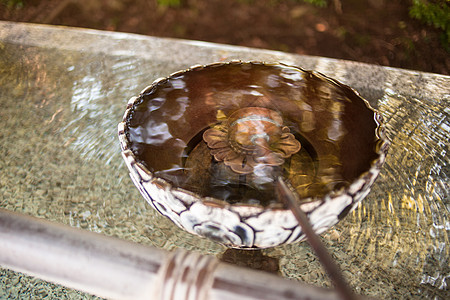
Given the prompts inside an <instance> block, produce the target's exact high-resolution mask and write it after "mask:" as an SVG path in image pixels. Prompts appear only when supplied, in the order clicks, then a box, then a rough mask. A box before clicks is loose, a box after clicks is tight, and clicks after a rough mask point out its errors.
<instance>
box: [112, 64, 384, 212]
mask: <svg viewBox="0 0 450 300" xmlns="http://www.w3.org/2000/svg"><path fill="white" fill-rule="evenodd" d="M243 64H251V65H264V66H268V67H275V66H282V67H285V68H291V69H295V70H297V71H300V72H302V73H304V74H312V75H314V76H316V77H318V78H319V79H321V80H325V81H327V82H329V83H331V84H333V85H335V86H337V87H339V88H344V89H348V90H349V91H350V92H352V93H354V94H355V96H356V97H357V98H358V99H359V100H361V101H363V103H364V104H365V106H366V108H367V109H369V110H370V111H372V112H373V118H374V121H375V123H376V128H375V133H374V136H375V137H376V140H375V141H374V143H375V145H376V151H375V152H376V154H377V157H376V158H375V159H374V160H372V162H371V163H370V168H369V169H368V170H367V171H365V172H363V173H361V174H360V175H359V176H358V177H357V178H355V179H354V180H353V181H352V182H351V183H350V184H349V185H346V186H343V187H340V188H339V189H336V190H331V191H329V192H328V193H326V194H325V195H322V196H320V197H319V196H318V197H309V198H302V200H301V202H300V203H299V204H300V207H301V208H302V209H303V210H304V211H305V212H306V213H308V212H310V211H312V210H314V209H315V208H317V207H318V206H320V204H321V203H323V202H325V201H329V200H332V199H333V198H336V197H340V196H342V195H345V194H347V195H350V196H351V197H352V198H353V195H354V194H356V192H357V191H359V190H361V189H362V187H363V186H366V185H368V188H369V189H370V186H371V185H372V184H373V181H374V180H375V179H376V177H377V176H378V174H379V172H380V170H381V167H382V165H383V164H384V162H385V159H386V155H387V152H388V149H389V146H390V142H389V140H388V138H387V136H386V134H385V127H384V123H383V117H382V115H381V114H380V113H379V112H378V110H376V109H375V108H373V107H372V106H371V105H370V103H369V102H368V101H367V100H366V99H364V98H363V97H361V96H360V94H359V93H358V92H357V91H356V90H355V89H353V88H351V87H350V86H348V85H345V84H343V83H341V82H339V81H338V80H336V79H333V78H331V77H328V76H326V75H324V74H322V73H320V72H317V71H314V70H305V69H303V68H301V67H298V66H293V65H289V64H285V63H282V62H264V61H242V60H230V61H225V62H213V63H210V64H204V65H199V64H197V65H193V66H191V67H189V68H187V69H183V70H179V71H176V72H174V73H171V74H170V75H168V76H167V77H160V78H157V79H156V80H154V81H153V82H152V83H151V84H150V85H149V86H147V87H145V88H144V89H143V90H142V91H141V92H140V93H139V95H138V96H133V97H131V98H130V100H129V101H128V103H127V105H126V110H125V113H124V115H123V118H122V121H121V122H120V123H119V124H118V137H119V141H120V147H121V153H122V156H123V158H124V160H125V161H126V162H127V163H128V165H129V166H134V167H135V171H136V172H137V174H138V176H140V177H141V178H143V179H144V180H145V181H146V182H150V183H154V184H157V185H158V186H162V187H164V189H165V190H166V191H167V190H169V191H171V192H175V193H183V194H184V195H185V196H186V197H184V198H185V200H187V199H189V200H187V201H188V202H191V204H193V203H194V202H201V203H202V204H204V205H206V206H211V207H220V208H223V209H229V210H231V211H233V212H237V213H239V214H240V215H241V216H245V215H247V214H252V215H253V214H255V213H258V212H264V211H266V210H275V211H289V212H290V210H289V209H287V208H286V207H284V205H283V204H281V203H275V204H271V205H268V206H263V205H260V204H246V203H236V204H230V203H228V202H226V201H225V200H221V199H217V198H213V197H204V196H201V195H200V194H197V193H194V192H191V191H189V190H186V189H183V188H181V187H177V186H174V185H173V184H172V183H170V182H168V181H167V180H164V179H162V178H160V177H157V176H155V175H154V174H153V173H152V172H151V171H150V170H148V168H147V167H145V166H144V165H143V164H142V163H140V161H139V159H138V158H137V157H136V155H135V154H134V153H133V151H132V150H131V146H130V145H131V143H130V140H129V137H128V134H127V128H128V122H129V120H130V119H131V118H132V113H133V111H134V109H135V107H136V106H138V105H139V104H141V103H142V101H143V100H142V97H143V96H144V95H148V94H151V93H153V92H154V91H155V90H156V88H157V87H158V86H159V85H160V84H162V83H165V82H167V81H168V80H170V79H172V78H174V77H177V76H180V75H184V74H186V73H188V72H196V71H201V70H203V69H205V68H212V67H221V66H227V65H243ZM290 188H291V189H292V190H293V191H294V193H296V192H295V190H294V189H293V188H292V187H290ZM353 191H356V192H353ZM362 198H364V197H362ZM362 198H361V199H362ZM361 199H360V200H361Z"/></svg>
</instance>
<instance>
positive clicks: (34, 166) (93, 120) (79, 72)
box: [0, 44, 450, 299]
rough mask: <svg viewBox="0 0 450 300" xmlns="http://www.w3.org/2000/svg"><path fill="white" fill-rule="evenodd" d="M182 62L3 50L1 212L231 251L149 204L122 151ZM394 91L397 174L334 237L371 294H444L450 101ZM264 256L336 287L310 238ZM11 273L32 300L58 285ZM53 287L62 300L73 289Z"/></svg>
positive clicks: (170, 244) (350, 273) (6, 289)
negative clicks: (151, 90)
mask: <svg viewBox="0 0 450 300" xmlns="http://www.w3.org/2000/svg"><path fill="white" fill-rule="evenodd" d="M142 66H145V67H142ZM180 67H181V66H180V65H177V64H176V63H173V65H164V66H160V65H157V64H156V63H152V62H149V61H143V60H139V59H137V58H132V57H122V58H119V57H105V56H92V55H87V54H83V55H80V54H77V53H71V52H63V51H57V50H51V49H36V48H21V47H18V46H12V45H8V44H6V45H2V47H0V122H1V125H2V130H1V131H0V156H1V157H2V159H0V169H1V172H0V205H1V206H2V207H4V208H7V209H10V210H13V211H17V212H23V213H27V214H30V215H35V216H39V217H45V218H47V219H49V220H53V221H58V222H62V223H66V224H70V225H72V226H76V227H80V228H84V229H88V230H92V231H97V232H101V233H104V234H107V235H111V236H117V237H120V238H124V239H128V240H132V241H135V242H139V243H143V244H148V245H153V246H156V247H159V248H163V249H168V250H172V249H175V248H177V247H182V248H185V249H188V250H195V251H199V252H201V253H209V254H212V255H216V256H219V257H220V256H222V253H223V252H225V250H226V249H225V248H224V247H222V246H220V245H218V244H215V243H213V242H210V241H208V240H206V239H201V238H198V237H196V236H192V235H189V234H187V233H185V232H184V231H182V230H181V229H178V227H176V226H175V225H173V224H172V223H171V222H170V221H169V220H168V219H166V218H164V217H162V216H159V215H158V214H157V213H156V212H154V211H153V209H151V208H148V206H147V204H146V202H145V201H144V200H143V199H142V198H141V196H140V195H139V192H138V191H137V189H136V188H135V187H134V186H133V184H132V182H131V180H130V179H129V178H128V174H127V171H126V167H125V166H124V165H122V159H121V157H120V153H119V149H118V142H117V140H116V124H117V123H118V122H119V121H120V119H121V117H122V114H123V110H124V108H125V103H126V100H127V99H128V98H129V97H130V96H131V95H136V94H138V93H139V90H140V88H141V87H143V86H146V85H148V84H149V82H150V81H152V80H153V79H154V78H157V77H160V76H165V75H167V74H169V73H170V72H172V71H175V70H177V69H179V68H180ZM383 93H384V97H383V98H382V99H380V100H379V101H378V102H377V103H375V101H373V103H372V104H376V105H377V106H378V108H379V110H380V111H381V113H382V114H383V116H384V117H385V120H386V123H387V126H386V129H387V134H388V136H389V138H390V139H391V141H392V145H391V148H390V151H389V155H388V156H387V161H386V164H385V167H384V169H383V170H382V172H381V175H380V177H379V178H378V179H377V181H376V183H375V185H374V187H373V189H372V192H371V193H370V194H369V195H368V197H367V198H366V199H365V200H364V201H363V203H362V204H361V205H360V206H359V207H358V208H357V209H356V210H355V211H354V212H352V213H350V214H349V215H348V216H347V217H346V218H345V219H344V220H342V221H341V222H340V223H339V224H338V225H336V226H335V227H334V228H332V229H331V230H330V231H328V232H327V233H326V234H324V235H323V241H324V242H325V243H326V245H327V246H328V249H329V250H330V252H331V254H332V255H333V256H334V258H335V259H336V260H337V262H338V264H339V265H341V267H342V269H343V271H344V275H345V276H346V277H347V278H348V280H349V282H350V284H351V286H352V287H354V288H355V289H356V291H357V292H359V293H362V294H364V295H372V296H378V297H380V298H385V299H389V298H409V297H412V298H430V299H434V298H437V299H444V298H445V297H446V295H447V293H448V284H449V276H450V268H449V261H448V259H449V241H448V231H449V229H450V223H449V216H450V214H449V206H450V203H449V177H450V158H449V154H448V151H449V147H450V142H449V139H448V136H450V132H449V131H450V109H449V107H450V103H449V101H450V98H444V99H420V100H419V99H414V98H412V97H410V96H407V95H398V94H396V93H395V91H394V89H393V88H391V87H389V86H386V90H385V91H384V92H383ZM182 109H183V107H181V106H180V111H181V110H182ZM261 253H262V254H263V255H265V256H269V257H272V258H274V259H278V260H279V272H280V273H281V274H282V275H283V276H286V277H290V278H295V279H299V280H302V281H305V282H307V283H311V284H316V285H320V286H330V283H329V282H328V279H327V276H326V275H325V273H324V271H323V270H322V268H321V266H320V263H319V262H318V261H317V258H316V257H315V255H314V254H313V253H312V252H311V250H310V248H309V247H308V246H307V244H306V243H298V244H293V245H287V246H282V247H276V248H274V249H267V250H264V251H262V252H261ZM1 278H2V283H3V282H6V281H8V282H9V283H6V284H2V290H1V291H0V297H3V296H4V295H17V294H18V293H20V294H21V295H24V297H28V296H30V297H31V295H35V294H37V293H38V290H36V289H35V288H33V287H31V286H32V285H34V284H36V286H37V288H39V287H42V286H45V287H49V285H46V284H39V285H37V284H38V282H41V281H38V280H36V279H30V278H29V277H23V276H21V275H20V274H18V273H14V272H10V271H6V270H2V276H1ZM16 282H19V283H20V284H12V283H16ZM30 282H31V283H32V284H30ZM43 290H44V292H43V293H44V294H45V295H47V296H48V297H49V298H53V299H61V298H64V297H65V296H64V295H65V294H66V293H67V290H66V289H61V290H60V289H59V288H52V289H51V290H50V289H48V290H46V289H43ZM44 294H42V295H44ZM42 297H44V296H42ZM80 297H81V296H80ZM82 297H85V298H89V297H90V296H88V295H83V296H82Z"/></svg>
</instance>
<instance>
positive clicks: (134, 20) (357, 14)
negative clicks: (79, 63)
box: [0, 0, 450, 75]
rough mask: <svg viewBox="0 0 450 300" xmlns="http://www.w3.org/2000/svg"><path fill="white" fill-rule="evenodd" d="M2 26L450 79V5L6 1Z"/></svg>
mask: <svg viewBox="0 0 450 300" xmlns="http://www.w3.org/2000/svg"><path fill="white" fill-rule="evenodd" d="M0 20H7V21H19V22H32V23H42V24H54V25H67V26H76V27H86V28H95V29H102V30H111V31H121V32H131V33H139V34H145V35H151V36H159V37H173V38H183V39H191V40H202V41H209V42H216V43H225V44H233V45H241V46H249V47H257V48H266V49H273V50H280V51H285V52H291V53H297V54H307V55H317V56H325V57H332V58H342V59H348V60H354V61H360V62H367V63H373V64H378V65H384V66H392V67H400V68H406V69H414V70H420V71H426V72H433V73H440V74H446V75H448V74H449V72H450V71H449V70H450V0H0Z"/></svg>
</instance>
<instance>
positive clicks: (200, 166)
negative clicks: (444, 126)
mask: <svg viewBox="0 0 450 300" xmlns="http://www.w3.org/2000/svg"><path fill="white" fill-rule="evenodd" d="M381 122H382V118H381V116H380V115H379V114H378V113H377V112H376V111H374V110H373V109H372V108H371V107H370V105H369V104H368V102H367V101H366V100H364V99H362V98H361V97H360V96H359V95H358V94H357V93H356V92H355V91H354V90H353V89H351V88H350V87H348V86H346V85H343V84H341V83H339V82H338V81H336V80H334V79H331V78H328V77H326V76H324V75H321V74H319V73H316V72H313V71H305V70H303V69H301V68H298V67H293V66H288V65H284V64H281V63H261V62H241V61H232V62H226V63H214V64H210V65H204V66H193V67H191V68H189V69H187V70H183V71H179V72H176V73H173V74H171V75H170V76H168V77H166V78H161V79H158V80H156V81H155V82H153V83H152V84H151V85H150V86H149V87H147V88H145V89H144V90H143V91H142V92H141V93H140V95H139V96H137V97H133V98H131V99H130V101H129V103H128V105H127V109H126V111H125V115H124V117H123V121H122V122H121V123H120V124H119V126H118V132H119V139H120V145H121V149H122V155H123V158H124V160H125V163H126V165H127V167H128V169H129V172H130V176H131V179H132V180H133V182H134V184H135V185H136V187H137V188H138V189H139V191H140V192H141V194H142V195H143V197H144V198H145V199H146V200H147V202H148V203H149V204H150V205H151V206H152V207H153V208H154V209H156V210H157V211H158V212H160V213H161V214H162V215H164V216H166V217H168V218H169V219H170V220H172V221H173V222H174V223H175V224H176V225H178V226H179V227H181V228H182V229H184V230H186V231H188V232H190V233H192V234H196V235H200V236H203V237H207V238H210V239H212V240H214V241H216V242H219V243H221V244H224V245H226V246H228V247H234V248H242V249H255V248H267V247H274V246H277V245H281V244H288V243H293V242H296V241H300V240H302V239H304V237H305V236H304V234H303V232H302V229H301V227H300V226H299V225H298V223H297V221H296V219H295V217H294V216H293V214H292V212H291V211H290V210H288V209H286V207H284V206H283V205H282V204H281V202H280V201H279V199H277V194H276V192H274V189H273V184H274V178H275V175H273V174H277V175H276V176H283V177H284V179H285V180H286V181H287V182H288V183H289V186H290V187H291V188H292V190H293V191H294V192H295V193H297V194H298V196H299V197H298V198H299V201H298V205H300V207H301V209H302V210H303V211H304V212H305V213H306V214H307V216H308V218H309V221H310V223H311V225H312V227H313V228H314V230H315V231H316V233H317V234H320V233H322V232H324V231H325V230H327V229H329V228H330V227H331V226H333V225H334V224H336V223H337V222H338V221H339V220H341V219H342V218H343V217H345V215H347V213H348V212H349V211H351V210H352V209H354V208H355V207H356V206H357V204H358V202H359V201H361V200H362V199H363V198H364V197H365V196H366V195H367V194H368V193H369V191H370V188H371V186H372V184H373V183H374V181H375V179H376V177H377V176H378V174H379V172H380V169H381V167H382V165H383V163H384V161H385V157H386V153H387V149H388V141H387V139H386V138H385V136H384V134H383V130H382V127H381ZM261 124H262V125H261ZM247 125H249V126H250V127H251V128H250V129H249V128H248V127H246V126H247ZM227 126H228V127H227ZM265 130H268V131H269V132H270V133H268V134H266V133H265ZM233 137H236V139H237V140H233V141H230V139H231V138H233ZM236 141H238V142H236ZM250 141H251V142H250ZM255 141H256V142H255ZM253 142H255V143H257V144H258V147H259V146H260V145H262V144H264V145H265V146H261V147H263V148H264V149H269V150H267V151H268V152H267V151H266V150H264V151H266V152H264V151H259V152H258V151H257V150H255V147H253V146H254V144H252V143H253ZM236 145H237V146H236ZM230 149H231V150H230ZM240 149H243V150H242V151H241V152H240ZM258 149H262V148H258ZM270 151H273V152H270ZM263 152H264V153H265V154H264V155H265V157H268V158H267V159H265V158H264V159H261V157H256V158H255V157H253V155H254V154H255V153H263ZM269 152H270V153H269ZM267 153H269V154H268V155H266V154H267ZM264 155H263V156H264ZM252 159H253V160H252ZM250 160H252V161H253V165H250V163H249V162H250ZM261 161H263V162H264V166H263V167H262V168H260V167H259V165H258V163H257V162H261ZM247 166H250V168H247ZM272 173H273V174H272Z"/></svg>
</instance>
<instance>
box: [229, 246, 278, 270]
mask: <svg viewBox="0 0 450 300" xmlns="http://www.w3.org/2000/svg"><path fill="white" fill-rule="evenodd" d="M220 260H221V261H223V262H226V263H230V264H233V265H237V266H240V267H247V268H251V269H255V270H261V271H266V272H269V273H275V274H278V273H279V271H280V266H279V260H278V259H277V258H274V257H270V256H266V255H264V254H263V253H262V251H261V250H238V249H228V250H226V251H225V252H224V253H223V254H222V257H221V258H220Z"/></svg>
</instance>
